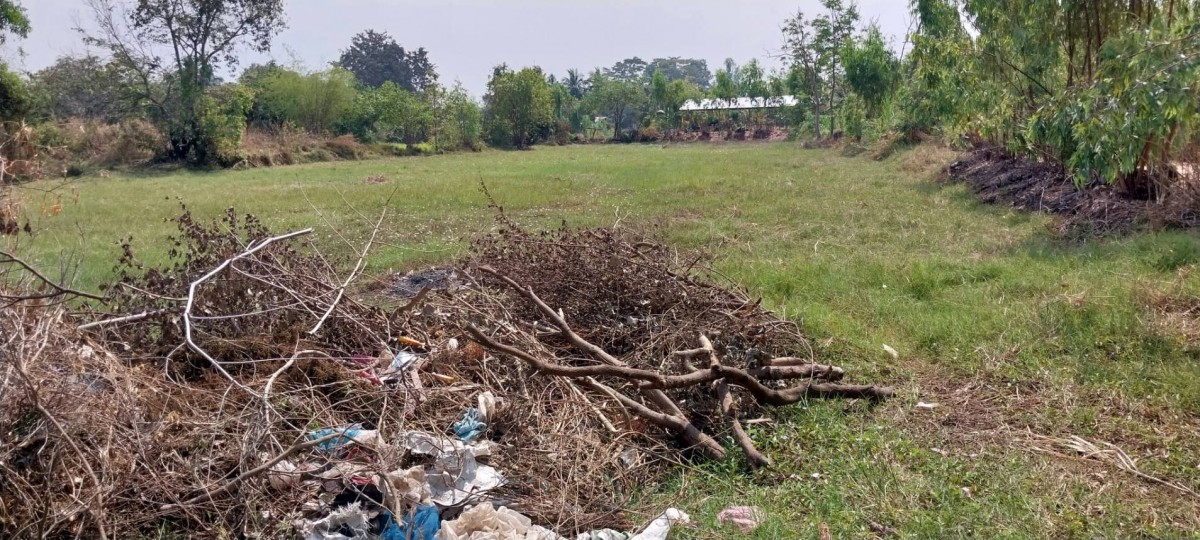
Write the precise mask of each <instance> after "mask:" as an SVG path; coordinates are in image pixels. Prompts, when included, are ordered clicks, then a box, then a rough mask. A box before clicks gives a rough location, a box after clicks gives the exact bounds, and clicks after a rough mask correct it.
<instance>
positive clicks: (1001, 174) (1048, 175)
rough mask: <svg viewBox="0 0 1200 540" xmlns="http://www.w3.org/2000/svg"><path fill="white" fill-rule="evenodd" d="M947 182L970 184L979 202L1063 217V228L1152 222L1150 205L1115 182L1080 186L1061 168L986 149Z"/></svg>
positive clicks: (958, 166)
mask: <svg viewBox="0 0 1200 540" xmlns="http://www.w3.org/2000/svg"><path fill="white" fill-rule="evenodd" d="M947 172H948V181H950V182H962V183H965V184H967V185H968V186H969V187H970V188H971V190H972V191H974V192H975V195H976V196H977V197H979V200H981V201H983V202H985V203H989V204H999V205H1007V206H1012V207H1014V208H1018V209H1021V210H1027V211H1031V212H1046V213H1049V214H1055V215H1058V216H1061V217H1062V221H1061V222H1060V225H1059V230H1060V231H1061V232H1091V233H1095V234H1119V233H1122V232H1127V231H1129V230H1132V229H1134V228H1135V227H1137V226H1138V225H1140V224H1143V223H1146V222H1148V221H1149V217H1150V211H1151V208H1150V206H1151V205H1150V203H1149V202H1147V201H1139V200H1134V199H1130V198H1127V197H1124V196H1122V195H1121V194H1120V193H1118V192H1117V191H1116V190H1115V189H1113V188H1112V187H1111V186H1109V185H1107V184H1103V183H1098V182H1097V183H1093V184H1091V185H1088V186H1085V187H1083V188H1080V187H1077V186H1076V185H1075V183H1074V180H1073V178H1072V176H1071V174H1070V173H1069V172H1067V171H1066V169H1064V168H1063V167H1062V166H1060V165H1056V164H1051V163H1042V162H1036V161H1031V160H1029V159H1026V158H1023V157H1017V156H1013V155H1011V154H1009V153H1007V152H1004V151H1003V150H1000V149H998V148H994V147H989V148H982V149H979V150H976V151H974V152H973V153H971V154H969V155H967V156H966V157H964V158H963V159H960V160H958V161H956V162H954V163H952V164H951V165H950V167H949V169H948V170H947Z"/></svg>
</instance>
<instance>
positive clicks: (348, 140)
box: [325, 135, 366, 159]
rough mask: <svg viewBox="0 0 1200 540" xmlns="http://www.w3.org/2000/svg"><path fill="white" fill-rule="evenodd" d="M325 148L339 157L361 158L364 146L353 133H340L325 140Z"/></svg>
mask: <svg viewBox="0 0 1200 540" xmlns="http://www.w3.org/2000/svg"><path fill="white" fill-rule="evenodd" d="M325 148H327V149H329V151H330V152H333V155H335V156H337V157H339V158H341V159H361V158H362V155H363V153H364V152H365V151H366V148H365V147H364V146H363V145H362V144H361V143H359V142H358V140H356V139H355V138H354V136H353V135H341V136H339V137H337V138H334V139H330V140H328V141H326V142H325Z"/></svg>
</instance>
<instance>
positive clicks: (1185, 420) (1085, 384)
mask: <svg viewBox="0 0 1200 540" xmlns="http://www.w3.org/2000/svg"><path fill="white" fill-rule="evenodd" d="M947 159H949V156H948V155H947V153H946V152H945V151H938V150H934V149H930V148H928V147H924V148H918V149H916V150H911V151H908V152H905V153H901V154H899V155H896V156H893V157H892V158H890V159H888V160H886V161H883V162H874V161H871V160H869V159H866V158H865V157H859V158H846V157H842V156H840V155H839V154H838V152H837V151H833V150H801V149H798V148H797V147H795V146H794V145H792V144H785V143H780V144H727V145H711V146H710V145H684V146H666V147H662V146H657V145H655V146H639V145H629V146H576V147H563V148H537V149H535V150H533V151H527V152H483V153H477V154H457V155H447V156H436V157H421V158H407V159H391V160H376V161H366V162H353V163H344V162H343V163H324V164H316V165H306V166H297V167H288V168H278V169H258V170H250V171H243V172H223V173H203V174H202V173H177V174H170V175H164V176H148V177H147V176H143V177H123V178H109V179H88V180H84V181H80V182H76V183H74V184H71V185H69V186H67V190H69V191H67V193H70V194H77V196H78V197H77V202H75V199H74V198H73V197H67V201H66V203H65V205H64V209H63V211H62V213H60V214H58V215H56V216H53V217H47V218H43V219H41V220H40V222H38V223H35V225H36V227H37V229H38V231H39V233H38V236H37V237H36V238H35V239H33V240H32V241H25V240H23V242H25V245H24V246H23V249H24V250H26V251H25V252H26V253H32V254H34V256H33V258H35V259H36V260H37V261H38V262H39V263H40V264H42V265H43V266H45V267H55V265H56V261H57V260H58V259H59V257H60V256H61V255H63V254H67V255H70V256H73V257H75V258H77V259H78V260H80V261H81V265H80V268H79V272H78V280H77V283H78V284H79V285H80V286H82V287H88V288H94V287H95V286H96V285H97V284H98V283H100V282H102V281H103V280H104V279H106V278H107V277H108V275H109V274H110V272H111V267H112V263H113V261H114V260H115V258H116V256H117V254H118V248H117V241H118V239H120V238H121V237H123V236H125V235H128V234H133V236H134V247H135V249H136V252H137V253H138V256H139V257H141V258H142V259H143V260H146V261H150V262H154V261H158V260H161V259H162V257H163V256H164V254H165V249H166V247H165V242H164V238H165V237H166V235H167V234H169V233H170V232H171V230H172V226H171V225H170V224H169V223H167V222H166V220H168V219H169V218H171V217H173V216H174V215H175V214H177V213H178V202H177V201H176V199H178V200H181V201H183V202H186V203H187V204H188V205H189V206H190V207H191V208H192V210H193V211H194V212H195V213H196V214H198V215H202V216H215V215H217V213H219V212H220V211H221V210H223V209H224V208H226V207H228V206H236V207H237V209H238V211H240V212H250V213H254V214H257V215H259V216H260V217H262V218H264V220H265V221H266V222H267V223H268V224H269V225H271V226H272V228H273V229H275V230H283V229H289V228H298V227H307V226H314V227H316V228H317V233H316V238H317V241H318V242H319V243H320V244H321V245H322V246H324V247H326V248H327V249H329V250H332V251H335V252H338V253H341V254H349V253H351V252H353V250H354V249H357V248H358V247H359V245H360V244H361V242H362V241H363V240H364V239H365V237H366V235H367V234H368V232H369V229H370V224H369V222H370V221H373V218H374V217H375V216H377V215H378V212H379V211H380V209H381V205H382V204H383V203H384V201H385V200H387V199H388V197H389V196H390V197H391V201H392V202H391V206H392V208H393V213H392V217H391V218H390V219H389V221H388V223H387V225H386V227H385V230H384V231H383V234H384V236H385V240H386V242H387V243H388V245H387V246H385V247H382V248H380V249H379V250H378V251H377V252H376V253H375V254H374V256H373V257H372V258H371V260H370V270H371V271H372V272H377V273H381V272H384V271H387V270H403V269H408V268H411V267H415V266H420V265H423V264H429V263H433V262H436V261H443V260H447V259H450V258H453V257H454V256H456V255H457V254H459V253H460V252H461V250H462V249H463V245H464V238H468V237H470V236H472V235H473V234H475V233H477V232H478V231H481V230H484V229H486V228H487V227H489V226H490V224H491V219H492V215H491V214H490V213H489V212H488V211H487V210H486V208H485V206H486V201H485V199H484V197H483V195H482V194H481V193H480V190H479V185H480V182H486V184H487V186H488V188H489V189H490V190H491V192H492V194H493V195H494V196H495V198H496V199H497V201H498V202H500V203H501V204H502V205H504V207H505V208H506V210H507V211H508V212H509V213H510V214H511V215H513V216H514V217H515V218H516V219H517V220H519V221H522V222H525V223H527V224H532V225H542V226H551V225H555V224H557V223H558V222H559V221H560V220H563V219H567V220H569V221H570V222H571V223H574V224H580V225H590V224H598V223H612V222H614V221H616V220H618V219H619V220H621V222H622V223H636V224H639V225H652V226H657V227H661V230H662V232H663V235H664V236H665V237H666V239H667V240H668V241H670V242H672V243H675V244H678V245H681V246H686V247H692V248H702V249H704V250H707V251H709V252H711V253H713V254H714V255H716V257H717V266H718V267H719V268H720V269H721V270H722V271H723V272H724V273H726V274H728V275H729V276H731V277H733V278H734V279H736V280H737V281H739V282H741V283H743V284H744V285H746V286H747V287H749V288H750V289H751V290H753V291H755V292H757V293H759V294H761V295H762V296H763V297H764V298H765V300H766V302H767V303H768V304H770V305H771V306H772V307H774V308H775V309H777V310H778V311H779V312H780V313H782V314H784V315H786V316H787V317H789V318H795V319H798V320H800V321H802V323H803V325H804V328H805V330H806V331H807V332H808V333H809V334H810V335H811V336H812V337H813V340H814V342H815V343H817V345H818V353H819V354H820V356H821V357H822V358H824V359H827V360H829V361H831V362H833V363H838V364H841V365H843V366H844V367H846V368H847V370H848V371H849V372H850V374H851V375H850V376H851V378H852V379H854V380H858V381H878V382H886V383H891V384H895V385H896V386H897V387H898V388H899V390H900V396H899V397H898V398H896V399H894V400H892V401H890V402H888V403H885V404H882V405H880V406H877V407H874V408H868V407H866V405H865V404H863V403H846V402H814V403H808V404H802V405H798V406H794V407H788V408H785V409H783V410H780V411H778V412H777V414H776V415H775V417H774V422H773V423H772V424H768V425H758V426H756V427H755V429H754V432H753V433H754V435H755V437H756V440H757V441H758V442H759V444H760V445H761V446H762V448H763V449H764V450H765V451H766V452H767V453H768V454H769V455H771V456H772V457H773V458H774V459H775V460H776V461H777V467H775V468H774V469H772V470H770V471H766V472H760V473H750V472H748V471H746V470H745V469H744V466H743V465H742V464H741V463H740V461H738V460H737V458H736V454H737V453H736V452H731V454H732V455H733V456H735V457H731V458H730V459H728V460H727V461H724V462H719V463H706V464H701V465H697V466H696V467H695V468H692V469H689V470H688V471H686V472H684V473H682V474H680V475H678V476H676V477H673V478H672V479H671V480H670V481H669V482H667V483H666V484H664V485H661V486H653V487H648V492H647V497H648V499H647V500H648V501H649V502H650V503H652V504H653V505H655V506H656V507H658V506H662V505H666V504H674V505H678V506H681V507H682V508H684V509H685V510H687V511H689V512H692V513H693V517H695V518H696V519H697V520H698V521H699V523H700V525H699V526H697V527H694V528H690V529H685V530H684V531H683V535H684V536H690V537H696V538H723V537H729V536H736V535H737V533H734V532H731V530H726V529H716V528H715V525H714V524H713V516H714V515H715V514H716V512H718V511H719V510H720V509H721V508H723V507H724V506H726V505H728V504H734V503H736V504H754V505H758V506H761V507H762V508H763V509H764V510H765V512H766V514H767V515H768V519H767V522H766V523H765V525H764V526H763V527H762V528H761V529H759V531H757V532H756V533H755V534H754V535H753V537H756V538H817V537H818V530H819V529H818V528H819V524H820V523H822V522H823V523H825V524H827V526H828V527H829V529H830V531H831V533H832V534H833V537H834V538H870V537H873V536H872V533H871V532H870V528H869V527H870V523H872V522H875V523H879V524H882V525H885V526H887V527H891V528H894V529H896V530H897V531H898V532H899V533H900V534H901V535H902V536H903V537H911V538H959V537H964V538H966V537H970V538H1088V539H1090V538H1130V537H1135V536H1137V535H1142V536H1144V537H1148V538H1177V537H1196V532H1195V531H1196V528H1197V527H1200V506H1198V504H1197V503H1196V501H1194V500H1192V499H1190V498H1188V497H1187V496H1183V495H1180V494H1179V493H1177V492H1174V491H1171V490H1168V489H1166V488H1163V487H1161V486H1156V485H1154V484H1153V483H1149V482H1147V481H1145V480H1141V479H1138V478H1136V477H1134V476H1133V475H1130V474H1128V473H1123V472H1120V471H1118V470H1117V469H1115V468H1112V467H1109V466H1107V465H1103V464H1101V463H1098V462H1095V461H1091V462H1084V461H1081V460H1078V459H1072V458H1070V457H1067V455H1068V454H1070V452H1069V451H1065V450H1062V449H1061V448H1060V449H1057V451H1058V452H1059V454H1061V455H1054V454H1051V453H1048V452H1044V451H1039V450H1036V449H1035V447H1041V448H1043V449H1045V450H1053V448H1051V446H1050V445H1048V443H1045V442H1040V443H1039V442H1038V440H1037V439H1036V438H1035V437H1034V435H1045V436H1052V437H1060V438H1061V437H1066V436H1069V435H1080V436H1083V437H1086V438H1088V439H1089V440H1093V441H1107V442H1112V443H1114V444H1117V445H1119V446H1120V447H1121V448H1123V449H1124V450H1125V451H1126V452H1127V453H1128V454H1129V455H1130V456H1132V457H1134V458H1136V459H1138V460H1139V461H1138V466H1139V467H1140V468H1141V469H1142V470H1143V471H1144V472H1146V473H1148V474H1151V475H1155V476H1160V477H1163V478H1166V479H1169V480H1171V481H1174V482H1178V483H1181V484H1184V485H1186V486H1188V487H1190V488H1192V489H1200V435H1198V433H1197V432H1198V431H1200V429H1198V427H1200V422H1198V414H1200V357H1198V356H1197V354H1196V353H1195V352H1194V350H1193V349H1192V347H1191V345H1192V344H1194V343H1193V341H1194V339H1195V338H1196V336H1193V335H1189V334H1188V332H1187V330H1186V328H1182V327H1179V326H1178V325H1172V324H1170V323H1169V319H1167V318H1166V316H1167V315H1171V314H1172V313H1175V312H1172V311H1170V310H1169V309H1168V310H1167V311H1162V310H1156V309H1155V306H1158V305H1166V304H1170V302H1167V303H1166V304H1164V303H1162V302H1159V303H1155V302H1153V301H1151V300H1152V299H1159V300H1162V299H1167V300H1175V301H1176V304H1179V303H1186V302H1187V301H1189V299H1192V298H1196V297H1200V284H1198V283H1196V281H1197V280H1196V279H1195V277H1192V272H1193V270H1194V269H1195V266H1196V264H1197V263H1198V262H1200V239H1198V237H1197V235H1196V234H1193V233H1183V232H1160V233H1141V234H1136V235H1132V236H1128V237H1125V238H1120V239H1109V240H1093V241H1087V242H1068V241H1065V240H1060V239H1058V238H1056V237H1055V235H1054V234H1053V233H1052V232H1051V228H1050V224H1051V219H1050V218H1049V217H1046V216H1041V215H1031V214H1025V213H1020V212H1016V211H1013V210H1011V209H1006V208H1001V207H992V206H984V205H980V204H978V203H977V202H975V201H974V199H973V198H972V197H971V196H970V194H969V193H967V192H966V190H965V189H964V188H962V187H958V186H940V185H936V184H934V183H933V182H932V178H933V176H934V173H935V171H936V169H937V166H938V165H939V164H942V163H944V162H945V161H946V160H947ZM375 174H384V175H387V176H388V177H389V178H390V179H391V181H390V182H388V183H386V184H382V185H367V184H365V183H364V182H363V179H364V177H366V176H368V175H375ZM25 193H26V198H27V200H26V202H27V206H28V207H29V208H31V209H33V210H34V212H35V213H36V211H37V209H38V208H39V207H41V206H42V205H43V203H42V202H41V201H39V200H37V198H36V197H34V196H33V195H30V193H32V192H28V191H26V192H25ZM351 207H353V208H354V209H357V212H356V211H353V210H351ZM360 213H361V215H360ZM1198 303H1200V302H1198ZM1193 305H1194V304H1193ZM1164 309H1166V308H1164ZM1175 311H1177V312H1179V313H1183V311H1185V310H1182V309H1176V310H1175ZM1179 313H1176V315H1178V314H1179ZM1183 318H1184V320H1187V317H1186V316H1184V317H1183ZM1164 321H1167V322H1164ZM883 344H888V345H890V346H892V347H894V348H896V349H897V350H899V351H900V355H901V356H900V359H898V360H893V359H891V358H890V357H889V356H887V355H886V354H884V352H883V350H882V346H883ZM918 400H922V401H930V402H937V403H939V404H940V407H939V408H937V409H934V410H933V411H924V410H918V409H916V408H915V407H914V406H915V404H916V402H917V401H918ZM814 475H818V476H817V477H814ZM964 488H966V489H965V490H964Z"/></svg>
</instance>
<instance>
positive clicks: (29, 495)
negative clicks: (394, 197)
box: [0, 211, 891, 538]
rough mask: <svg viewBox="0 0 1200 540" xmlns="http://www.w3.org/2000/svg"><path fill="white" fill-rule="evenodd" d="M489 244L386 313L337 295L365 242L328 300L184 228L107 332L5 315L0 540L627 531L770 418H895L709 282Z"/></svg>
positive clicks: (565, 235)
mask: <svg viewBox="0 0 1200 540" xmlns="http://www.w3.org/2000/svg"><path fill="white" fill-rule="evenodd" d="M381 222H382V217H381ZM499 223H500V224H499V226H498V227H497V229H496V230H495V231H494V232H493V233H491V234H488V235H486V236H483V237H481V238H479V239H478V240H476V241H475V242H474V243H473V245H472V249H471V250H470V253H469V255H468V256H467V257H465V258H464V259H463V260H462V261H460V264H458V265H457V266H456V267H455V268H454V269H453V272H452V275H449V276H445V279H439V280H438V283H437V285H438V287H440V288H437V289H435V288H433V287H425V288H422V289H421V290H420V291H418V292H417V293H416V294H415V295H411V298H404V299H400V300H396V299H395V298H392V299H390V300H388V299H378V298H376V299H373V300H372V301H371V302H370V303H368V302H367V301H366V300H362V299H359V298H357V297H359V296H361V295H359V294H355V292H356V291H359V289H361V287H355V286H354V283H353V282H354V281H355V279H356V277H357V276H358V274H359V273H360V272H361V269H362V267H363V264H362V260H363V259H364V258H365V257H366V255H367V252H368V251H369V249H370V247H371V244H372V243H373V240H374V235H372V240H371V241H369V242H368V244H367V246H366V247H365V248H364V249H363V251H362V257H360V258H359V260H358V261H357V262H356V263H355V262H354V261H349V262H350V263H353V264H352V266H353V268H354V270H352V271H351V272H350V274H349V275H348V276H347V275H345V274H339V270H342V269H345V268H347V267H350V266H351V264H347V261H336V260H330V259H328V258H327V257H325V256H324V255H322V253H321V252H320V251H319V250H317V249H316V248H315V247H314V246H312V245H309V244H306V243H304V238H305V237H304V233H305V231H298V232H296V233H290V234H286V235H281V236H271V233H269V232H268V231H267V230H266V229H265V228H263V227H262V226H261V225H260V224H259V223H258V222H257V221H256V220H254V219H253V218H252V217H248V216H247V217H244V218H239V217H238V216H237V215H236V214H235V213H233V212H232V211H230V212H229V213H228V214H227V215H226V216H225V217H224V218H223V219H222V220H220V221H217V222H213V223H211V224H202V223H199V222H197V221H196V220H194V219H193V218H192V217H191V215H190V214H188V213H186V212H185V213H184V215H183V216H182V217H181V218H179V220H178V225H179V230H180V234H179V235H178V237H176V238H174V239H173V240H172V243H173V250H172V252H171V261H172V262H171V264H169V265H168V266H166V267H163V268H150V269H146V268H142V267H141V265H140V264H139V263H138V262H137V260H136V257H135V256H134V253H133V252H132V251H131V250H129V249H128V248H127V249H126V251H125V255H124V256H123V257H122V259H121V261H120V264H119V273H120V277H119V279H118V280H117V281H116V282H115V283H113V284H112V285H111V286H110V287H108V288H107V289H106V293H107V295H106V299H105V301H104V303H103V304H102V305H103V306H104V309H103V311H102V312H89V313H82V314H81V313H74V314H72V313H68V312H67V311H66V310H65V308H64V307H63V306H62V305H61V304H60V302H61V301H62V300H63V299H65V298H68V297H69V296H70V295H69V292H73V291H70V289H65V288H54V287H49V288H47V287H45V286H43V287H42V289H44V290H49V291H51V292H55V293H58V294H55V295H53V296H52V297H51V298H46V295H39V294H33V293H35V292H36V291H33V290H31V289H30V288H29V287H28V286H24V287H23V288H21V290H23V291H30V292H31V293H30V294H28V295H27V296H26V297H25V298H24V299H23V300H22V299H20V298H19V295H17V294H15V293H13V294H10V295H9V296H10V297H12V298H18V301H16V302H13V303H12V304H11V305H10V308H9V309H5V310H3V311H0V332H3V334H0V336H2V338H0V355H3V356H2V357H0V537H5V538H27V537H58V536H84V537H100V538H123V537H130V536H139V535H149V534H156V533H158V532H162V531H176V532H180V531H182V532H185V533H186V535H187V536H188V537H197V538H207V537H213V538H227V537H247V538H251V537H253V538H276V537H285V538H287V537H295V536H296V535H297V532H299V534H300V536H301V537H304V538H336V537H337V536H331V535H332V534H344V533H345V532H346V531H350V532H351V533H354V534H357V533H358V532H361V531H366V530H368V529H369V530H370V531H371V532H373V533H375V534H380V535H382V536H384V537H387V536H386V535H387V534H388V532H389V531H392V532H395V531H397V530H409V529H406V528H408V527H411V531H410V532H416V531H417V530H418V529H419V527H418V524H419V523H422V521H421V520H422V519H432V520H433V521H434V522H435V523H436V522H438V521H440V522H441V523H443V524H451V523H457V529H456V530H463V527H465V525H463V523H464V521H463V520H468V519H469V518H472V517H473V516H478V515H479V514H480V513H481V512H487V511H491V510H490V509H491V506H487V505H488V504H489V503H490V504H491V505H494V507H501V506H505V507H508V508H510V509H512V510H515V511H518V512H520V513H521V514H524V515H525V516H528V517H529V518H530V519H531V520H532V522H533V523H535V524H538V525H540V526H542V527H545V528H546V529H549V530H554V531H557V532H558V533H561V534H575V533H579V532H583V531H589V530H593V529H598V528H602V527H608V528H615V529H621V530H628V529H630V528H631V526H632V525H633V523H632V521H633V520H632V519H631V516H630V515H629V513H630V512H629V511H630V510H631V506H632V504H631V500H632V497H634V496H635V495H637V493H638V492H639V490H642V489H646V488H647V487H649V486H653V485H654V483H655V482H656V481H657V480H658V479H660V478H662V477H663V475H664V474H666V473H668V472H669V470H670V468H669V466H670V464H672V463H677V462H680V461H681V460H692V459H703V458H721V457H723V456H724V455H725V453H726V452H727V446H726V444H724V441H732V442H733V443H735V444H736V445H737V446H738V447H740V449H741V451H742V452H743V453H744V454H745V456H746V458H747V461H748V464H749V466H750V467H762V466H767V465H769V462H770V461H769V458H768V457H767V456H765V455H763V454H762V453H760V452H759V451H758V450H756V449H755V448H754V444H753V441H752V440H751V438H750V437H749V436H748V435H747V433H746V431H745V429H744V428H743V425H742V424H743V421H744V420H745V419H746V418H747V417H751V418H753V417H756V416H757V415H759V414H760V413H761V409H762V408H763V407H764V406H779V405H785V404H789V403H794V402H796V401H798V400H800V399H804V398H815V397H847V398H866V399H880V398H884V397H887V396H888V395H890V393H891V391H890V389H887V388H880V387H875V386H859V385H845V384H842V383H840V382H839V380H840V379H841V378H842V377H843V374H844V373H843V371H842V370H841V369H840V368H837V367H835V366H829V365H823V364H820V363H818V362H817V360H816V359H815V358H814V357H813V353H812V350H811V348H809V347H808V344H807V342H806V341H805V338H804V336H803V335H801V333H800V332H799V330H798V328H797V327H796V326H795V325H794V324H793V323H791V322H788V321H785V320H780V319H778V318H777V317H775V316H773V315H772V314H771V313H770V312H768V311H767V310H765V309H763V308H762V307H761V306H760V305H759V303H758V302H756V301H753V299H752V298H751V297H750V296H749V295H747V294H746V293H745V291H742V290H740V289H737V288H736V287H733V286H721V285H718V284H717V283H719V282H720V281H721V280H720V279H719V276H717V275H716V274H715V273H713V272H711V271H705V270H703V268H704V267H705V264H704V262H705V261H704V259H703V258H701V257H696V256H685V255H683V254H680V253H678V252H676V251H674V250H672V249H669V248H667V247H665V246H663V245H661V244H658V243H656V242H654V241H653V240H651V239H648V238H646V237H644V236H642V235H638V234H635V233H634V232H631V231H629V230H625V229H614V228H601V229H586V230H573V229H568V228H565V227H564V228H562V229H560V230H557V231H552V232H546V233H530V232H527V231H525V230H524V229H522V228H521V227H519V226H516V225H515V224H513V223H511V222H509V221H507V220H506V219H504V218H503V216H501V219H500V222H499ZM376 231H378V225H376ZM17 270H19V269H15V270H14V269H10V273H11V272H15V271H17ZM7 282H8V290H9V291H16V290H17V288H16V287H17V286H18V285H27V284H15V283H14V282H13V280H11V279H9V280H7ZM81 322H82V323H83V324H80V323H81ZM731 447H732V446H731ZM460 514H461V516H460ZM430 516H432V517H430ZM633 517H637V516H633ZM368 520H369V521H368ZM455 520H458V521H455ZM638 521H640V520H638ZM448 526H449V525H448ZM398 527H399V528H398ZM449 528H454V527H453V526H449ZM360 529H361V531H360ZM446 530H447V529H446V528H443V531H446ZM331 531H332V532H331ZM338 531H341V532H338ZM347 536H348V535H347ZM403 537H404V536H400V538H403ZM415 537H417V538H419V537H420V536H415ZM441 537H442V536H439V538H441Z"/></svg>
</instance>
